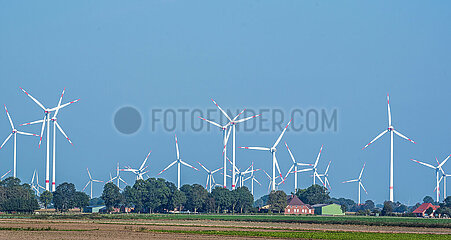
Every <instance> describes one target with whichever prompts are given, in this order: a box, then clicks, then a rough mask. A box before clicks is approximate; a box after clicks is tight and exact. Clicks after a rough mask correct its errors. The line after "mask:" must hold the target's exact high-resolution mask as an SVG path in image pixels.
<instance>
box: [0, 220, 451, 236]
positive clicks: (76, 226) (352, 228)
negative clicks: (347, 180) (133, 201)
mask: <svg viewBox="0 0 451 240" xmlns="http://www.w3.org/2000/svg"><path fill="white" fill-rule="evenodd" d="M219 216H220V215H149V214H129V215H45V216H36V215H33V216H18V215H8V216H5V215H4V216H2V217H3V218H1V219H0V239H135V238H138V237H145V238H151V239H157V238H158V239H213V238H218V237H219V236H220V237H221V239H249V238H252V239H255V238H260V239H265V238H271V239H290V238H291V239H451V227H449V226H448V227H446V226H445V225H446V224H449V223H450V221H451V220H447V219H417V220H420V221H419V222H423V221H422V220H424V223H436V222H438V223H440V224H445V225H444V226H442V227H438V226H436V227H412V226H410V227H408V226H383V225H364V224H357V225H356V224H350V223H345V224H339V223H337V222H334V223H332V224H331V223H320V221H319V220H318V222H316V223H305V222H304V223H302V222H295V221H292V222H281V221H279V220H281V219H286V218H285V216H247V217H254V220H253V221H245V220H244V217H246V216H223V217H227V220H222V219H213V217H215V218H219ZM132 217H133V218H132ZM231 217H240V218H239V219H240V220H239V221H234V220H233V219H232V218H231ZM255 217H258V218H261V219H265V221H257V220H256V218H255ZM189 218H191V219H189ZM290 218H293V219H292V220H294V218H298V217H291V216H290ZM304 218H311V220H312V221H313V220H317V219H321V218H323V217H301V219H304ZM329 218H334V217H325V218H324V219H325V220H326V219H329ZM346 218H350V219H351V218H352V219H353V220H355V219H360V220H362V221H367V222H371V221H370V219H371V218H368V217H367V218H360V217H338V218H337V220H339V219H346ZM261 219H260V220H261ZM374 219H378V220H379V218H374ZM381 219H384V220H387V222H396V221H394V220H393V219H394V218H381ZM400 220H405V219H400ZM413 220H414V219H412V220H408V222H413ZM426 220H431V221H426ZM432 220H436V221H432ZM437 220H440V221H437ZM328 221H331V220H328ZM398 222H400V223H402V222H401V221H398Z"/></svg>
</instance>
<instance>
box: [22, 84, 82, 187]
mask: <svg viewBox="0 0 451 240" xmlns="http://www.w3.org/2000/svg"><path fill="white" fill-rule="evenodd" d="M20 89H21V90H22V91H23V92H24V93H25V94H27V96H28V97H30V98H31V100H33V101H34V102H35V103H36V104H37V105H38V106H39V107H40V108H41V109H42V110H44V118H43V119H42V120H38V121H34V122H29V123H25V124H21V125H20V126H22V125H32V124H36V123H42V127H41V135H40V136H41V138H40V139H39V147H41V142H42V137H43V134H44V128H45V126H46V124H47V158H46V164H45V190H47V191H48V190H49V189H50V187H49V184H50V121H53V125H54V126H53V170H52V173H53V174H52V175H53V176H52V177H53V179H52V191H55V151H56V150H55V149H56V142H55V138H56V133H55V132H56V127H58V129H59V130H60V132H61V133H62V134H63V135H64V137H66V139H67V140H68V141H69V143H71V144H72V142H71V141H70V139H69V138H68V137H67V135H66V133H64V131H63V129H62V128H61V126H60V125H59V124H58V123H57V119H56V115H57V114H58V111H59V110H60V109H62V108H65V107H67V106H69V105H70V104H72V103H76V102H78V101H79V100H80V99H77V100H74V101H71V102H68V103H65V104H63V105H61V101H62V99H63V95H64V91H65V89H63V92H62V94H61V97H60V100H59V103H58V105H57V106H56V107H54V108H46V107H44V105H42V103H40V102H39V101H38V100H36V98H34V97H33V96H31V94H29V93H28V92H27V91H25V90H24V89H23V88H20ZM55 111H56V112H55ZM52 112H55V114H54V115H53V118H52V119H50V113H52Z"/></svg>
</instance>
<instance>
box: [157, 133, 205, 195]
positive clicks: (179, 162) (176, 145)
mask: <svg viewBox="0 0 451 240" xmlns="http://www.w3.org/2000/svg"><path fill="white" fill-rule="evenodd" d="M175 149H176V150H177V155H176V157H177V158H176V159H175V161H174V162H172V163H171V164H169V165H168V166H167V167H166V168H165V169H163V170H162V171H161V172H160V173H158V174H157V175H160V174H162V173H163V172H164V171H166V170H167V169H168V168H170V167H172V165H174V164H176V163H177V189H180V166H181V164H183V165H185V166H187V167H190V168H192V169H194V170H196V171H199V169H197V168H195V167H193V166H191V165H189V164H188V163H186V162H184V161H182V159H181V158H180V152H179V144H178V141H177V134H176V135H175Z"/></svg>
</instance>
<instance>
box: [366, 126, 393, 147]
mask: <svg viewBox="0 0 451 240" xmlns="http://www.w3.org/2000/svg"><path fill="white" fill-rule="evenodd" d="M387 132H388V129H386V130H384V131H383V132H381V133H380V134H379V135H377V137H375V138H374V139H373V140H371V142H370V143H368V144H367V145H365V147H363V148H362V150H363V149H365V148H367V147H368V146H369V145H370V144H372V143H373V142H374V141H376V140H377V139H379V138H380V137H382V135H384V134H385V133H387Z"/></svg>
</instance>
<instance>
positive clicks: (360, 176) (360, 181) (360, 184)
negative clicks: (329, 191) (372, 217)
mask: <svg viewBox="0 0 451 240" xmlns="http://www.w3.org/2000/svg"><path fill="white" fill-rule="evenodd" d="M363 169H365V163H364V164H363V167H362V171H360V175H359V178H357V179H353V180H349V181H344V182H342V183H350V182H358V183H359V186H358V189H359V202H358V205H360V187H362V189H363V190H364V191H365V193H366V194H368V193H367V192H366V190H365V187H364V186H363V184H362V174H363Z"/></svg>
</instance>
